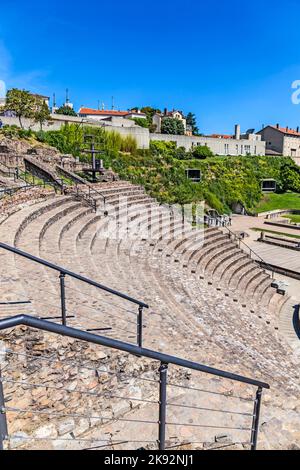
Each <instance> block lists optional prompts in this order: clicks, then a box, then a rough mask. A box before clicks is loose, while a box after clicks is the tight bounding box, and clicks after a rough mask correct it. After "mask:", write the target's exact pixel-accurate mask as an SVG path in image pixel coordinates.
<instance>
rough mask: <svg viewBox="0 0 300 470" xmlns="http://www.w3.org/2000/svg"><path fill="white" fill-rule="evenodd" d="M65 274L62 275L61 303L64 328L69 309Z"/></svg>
mask: <svg viewBox="0 0 300 470" xmlns="http://www.w3.org/2000/svg"><path fill="white" fill-rule="evenodd" d="M65 276H66V275H65V274H64V273H60V275H59V281H60V302H61V319H62V324H63V325H64V326H66V325H67V309H66V286H65Z"/></svg>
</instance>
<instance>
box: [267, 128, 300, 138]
mask: <svg viewBox="0 0 300 470" xmlns="http://www.w3.org/2000/svg"><path fill="white" fill-rule="evenodd" d="M270 127H272V128H273V129H276V130H277V131H279V132H282V133H283V134H288V135H295V136H297V137H300V132H297V131H296V130H294V129H287V128H286V127H277V126H270Z"/></svg>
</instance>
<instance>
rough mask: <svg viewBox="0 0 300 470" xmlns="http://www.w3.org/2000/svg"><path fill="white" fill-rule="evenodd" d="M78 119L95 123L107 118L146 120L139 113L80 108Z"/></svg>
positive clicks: (142, 114) (143, 115)
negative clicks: (90, 120)
mask: <svg viewBox="0 0 300 470" xmlns="http://www.w3.org/2000/svg"><path fill="white" fill-rule="evenodd" d="M78 114H79V117H82V118H86V119H92V120H96V121H102V120H104V119H108V118H122V119H134V118H141V119H146V114H144V113H141V112H140V111H135V110H130V111H116V110H114V109H112V110H104V109H91V108H84V107H81V108H80V110H79V112H78Z"/></svg>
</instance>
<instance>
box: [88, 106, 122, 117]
mask: <svg viewBox="0 0 300 470" xmlns="http://www.w3.org/2000/svg"><path fill="white" fill-rule="evenodd" d="M79 114H89V115H95V116H127V114H129V112H128V111H115V110H108V111H105V110H99V109H91V108H80V110H79Z"/></svg>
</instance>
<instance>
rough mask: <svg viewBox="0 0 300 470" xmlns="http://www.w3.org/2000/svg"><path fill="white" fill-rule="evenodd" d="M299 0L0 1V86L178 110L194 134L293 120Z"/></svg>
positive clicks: (298, 109)
mask: <svg viewBox="0 0 300 470" xmlns="http://www.w3.org/2000/svg"><path fill="white" fill-rule="evenodd" d="M299 39H300V29H299V1H298V0H297V1H296V0H286V1H285V2H282V1H280V2H279V1H278V0H273V1H271V0H266V1H264V0H261V1H258V0H251V1H249V0H248V1H238V0H228V1H224V0H223V1H210V2H208V1H205V2H204V1H195V0H194V1H192V0H184V1H182V0H181V1H179V0H160V1H158V0H151V1H143V0H139V1H137V0H127V1H124V0H122V1H121V0H114V1H110V0H105V1H102V0H90V1H89V2H86V3H84V2H78V1H76V0H73V1H72V2H71V1H69V0H64V1H63V2H62V0H60V1H58V0H52V1H51V2H50V1H44V2H40V1H39V2H38V1H35V0H33V1H30V0H29V1H28V2H24V1H21V0H9V1H6V2H4V0H0V90H1V80H2V81H4V82H5V83H6V86H7V87H8V88H10V87H13V86H16V87H22V88H26V89H30V90H32V91H35V92H40V93H44V94H47V95H49V96H52V94H53V92H56V95H57V100H58V101H59V102H61V101H62V100H63V98H64V93H65V88H66V87H68V88H69V90H70V97H71V100H72V101H73V102H74V104H75V107H76V109H78V108H79V107H80V105H85V106H89V107H97V104H98V100H100V102H104V103H105V105H106V106H107V107H110V105H111V96H114V97H115V104H116V106H117V107H118V108H120V109H128V108H130V107H133V106H143V105H152V106H155V107H160V108H164V107H168V108H173V107H174V108H178V109H182V110H183V111H185V112H188V111H193V112H195V114H196V115H197V119H198V124H199V128H200V130H201V131H202V132H204V133H212V132H220V133H221V132H222V133H223V132H224V133H229V132H231V131H232V128H233V126H234V124H235V123H240V124H241V125H242V129H243V130H246V129H248V128H250V127H255V128H256V129H258V128H259V127H260V126H261V125H262V124H263V123H264V124H267V123H274V124H276V123H277V122H278V123H280V124H282V125H283V126H287V125H289V126H291V127H296V126H297V125H300V105H298V106H296V105H294V104H292V101H291V95H292V88H291V86H292V83H293V82H294V81H295V80H300V57H299V55H300V54H299V42H300V41H299Z"/></svg>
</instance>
